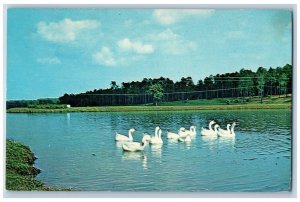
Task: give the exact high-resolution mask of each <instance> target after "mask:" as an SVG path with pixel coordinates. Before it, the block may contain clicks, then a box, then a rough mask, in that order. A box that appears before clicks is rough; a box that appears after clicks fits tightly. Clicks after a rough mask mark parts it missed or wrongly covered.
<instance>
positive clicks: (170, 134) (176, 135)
mask: <svg viewBox="0 0 300 202" xmlns="http://www.w3.org/2000/svg"><path fill="white" fill-rule="evenodd" d="M184 132H185V128H183V127H181V128H180V129H179V131H178V134H177V133H172V132H170V131H167V138H168V139H172V140H178V138H179V137H180V134H182V133H184Z"/></svg>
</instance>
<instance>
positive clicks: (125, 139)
mask: <svg viewBox="0 0 300 202" xmlns="http://www.w3.org/2000/svg"><path fill="white" fill-rule="evenodd" d="M135 131H136V129H134V128H131V129H129V131H128V137H127V136H126V135H122V134H120V133H118V132H116V137H115V140H116V141H122V142H132V141H133V137H132V133H134V132H135Z"/></svg>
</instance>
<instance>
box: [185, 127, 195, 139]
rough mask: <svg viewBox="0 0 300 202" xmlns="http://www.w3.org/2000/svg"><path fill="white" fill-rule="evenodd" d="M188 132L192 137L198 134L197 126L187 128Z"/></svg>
mask: <svg viewBox="0 0 300 202" xmlns="http://www.w3.org/2000/svg"><path fill="white" fill-rule="evenodd" d="M186 133H187V134H188V135H190V137H194V136H195V135H196V126H191V127H190V130H186Z"/></svg>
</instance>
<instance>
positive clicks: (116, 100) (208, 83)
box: [59, 64, 292, 107]
mask: <svg viewBox="0 0 300 202" xmlns="http://www.w3.org/2000/svg"><path fill="white" fill-rule="evenodd" d="M195 76H197V75H195ZM198 77H201V75H198ZM155 84H160V85H161V86H162V89H163V92H164V93H163V96H162V97H161V101H162V102H172V101H179V100H197V99H215V98H239V97H241V98H243V99H245V98H246V97H251V96H260V98H261V102H262V98H263V97H265V96H268V95H271V96H272V95H281V94H285V95H287V94H291V93H292V66H291V65H289V64H287V65H285V66H284V67H277V68H271V67H270V68H269V69H268V70H267V69H265V68H263V67H259V68H258V70H257V71H256V72H253V71H252V70H249V69H244V68H243V69H241V70H240V71H239V72H232V73H224V74H217V75H210V76H208V77H205V78H203V79H200V80H198V82H197V84H196V85H195V83H194V81H193V79H192V77H190V76H188V77H182V78H181V80H180V81H176V82H174V81H172V80H171V79H169V78H164V77H159V78H154V79H152V78H144V79H143V80H142V81H131V82H122V83H121V85H120V86H119V85H118V84H117V82H116V81H112V82H111V88H108V89H94V90H93V91H87V92H85V93H80V94H65V95H63V96H62V97H60V98H59V100H60V103H61V104H71V106H73V107H79V106H114V105H137V104H150V103H153V102H156V101H155V100H154V97H153V96H152V95H150V94H149V93H148V91H147V90H148V89H149V87H150V86H151V85H155ZM243 102H246V101H245V100H244V101H243Z"/></svg>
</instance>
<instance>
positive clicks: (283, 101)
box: [7, 96, 292, 113]
mask: <svg viewBox="0 0 300 202" xmlns="http://www.w3.org/2000/svg"><path fill="white" fill-rule="evenodd" d="M291 107H292V99H291V97H282V98H279V97H278V96H276V97H275V96H273V97H270V98H264V100H263V103H262V104H261V103H260V99H259V98H251V99H249V98H247V99H246V100H242V99H225V98H223V99H222V98H221V99H213V100H206V99H202V100H184V101H175V102H165V103H161V104H160V105H159V106H153V105H151V106H150V105H148V106H145V105H136V106H99V107H71V108H57V109H45V108H11V109H8V110H7V112H9V113H51V112H56V113H63V112H131V111H186V110H241V109H243V110H251V109H290V108H291Z"/></svg>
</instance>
